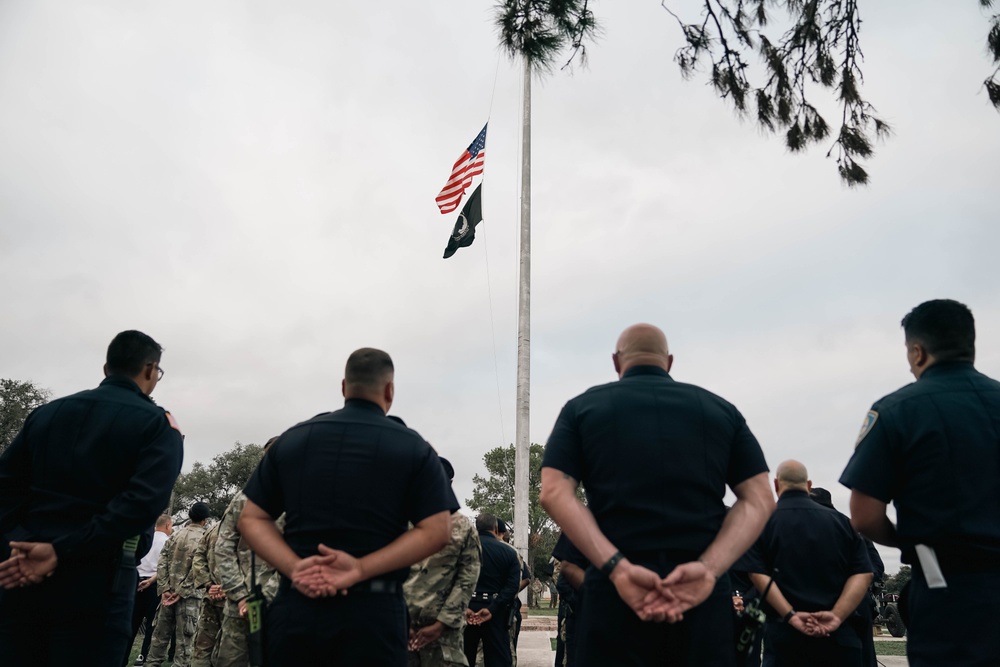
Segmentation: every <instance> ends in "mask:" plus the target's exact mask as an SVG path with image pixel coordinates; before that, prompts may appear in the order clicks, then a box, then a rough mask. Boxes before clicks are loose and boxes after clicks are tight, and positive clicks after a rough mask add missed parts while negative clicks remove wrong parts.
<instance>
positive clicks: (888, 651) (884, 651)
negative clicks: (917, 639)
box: [875, 639, 906, 655]
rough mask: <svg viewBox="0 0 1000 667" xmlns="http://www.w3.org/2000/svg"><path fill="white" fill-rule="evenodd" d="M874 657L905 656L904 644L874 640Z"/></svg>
mask: <svg viewBox="0 0 1000 667" xmlns="http://www.w3.org/2000/svg"><path fill="white" fill-rule="evenodd" d="M875 655H906V642H887V641H879V640H877V639H876V640H875Z"/></svg>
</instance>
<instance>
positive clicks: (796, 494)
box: [778, 489, 819, 504]
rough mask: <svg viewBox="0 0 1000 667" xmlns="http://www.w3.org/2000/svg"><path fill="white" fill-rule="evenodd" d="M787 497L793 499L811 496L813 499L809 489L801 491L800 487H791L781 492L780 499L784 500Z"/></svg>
mask: <svg viewBox="0 0 1000 667" xmlns="http://www.w3.org/2000/svg"><path fill="white" fill-rule="evenodd" d="M785 498H789V499H791V498H809V499H810V500H811V499H812V498H811V497H810V495H809V492H808V491H799V490H798V489H789V490H788V491H785V492H784V493H782V494H781V497H780V498H778V500H784V499H785ZM817 504H819V503H817Z"/></svg>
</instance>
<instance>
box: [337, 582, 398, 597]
mask: <svg viewBox="0 0 1000 667" xmlns="http://www.w3.org/2000/svg"><path fill="white" fill-rule="evenodd" d="M348 591H349V592H350V593H385V594H388V595H395V594H396V593H401V592H402V591H403V586H402V584H400V583H399V582H398V581H393V580H391V579H369V580H368V581H362V582H361V583H360V584H355V585H354V586H351V587H350V588H349V589H348Z"/></svg>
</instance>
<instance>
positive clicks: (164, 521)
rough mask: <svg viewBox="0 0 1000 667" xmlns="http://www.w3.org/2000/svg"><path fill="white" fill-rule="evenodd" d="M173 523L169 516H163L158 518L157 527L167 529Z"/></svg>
mask: <svg viewBox="0 0 1000 667" xmlns="http://www.w3.org/2000/svg"><path fill="white" fill-rule="evenodd" d="M171 521H173V519H172V518H170V515H169V514H161V515H160V516H158V517H156V527H157V528H166V527H167V524H168V523H170V522H171Z"/></svg>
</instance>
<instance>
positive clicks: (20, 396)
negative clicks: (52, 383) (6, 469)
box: [0, 378, 52, 452]
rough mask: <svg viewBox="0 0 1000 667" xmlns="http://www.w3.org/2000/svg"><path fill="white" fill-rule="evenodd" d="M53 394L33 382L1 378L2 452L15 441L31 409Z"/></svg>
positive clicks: (0, 429)
mask: <svg viewBox="0 0 1000 667" xmlns="http://www.w3.org/2000/svg"><path fill="white" fill-rule="evenodd" d="M51 395H52V393H51V392H50V391H49V390H48V389H42V388H41V387H38V386H36V385H34V384H32V383H31V382H24V381H21V380H9V379H7V378H3V379H0V452H2V451H3V450H5V449H7V445H9V444H10V443H12V442H13V441H14V437H15V436H16V435H17V434H18V432H19V431H20V430H21V427H22V426H24V420H25V419H27V418H28V415H29V414H31V411H32V410H34V409H35V408H37V407H38V406H39V405H42V404H44V403H46V402H48V400H49V397H50V396H51Z"/></svg>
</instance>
